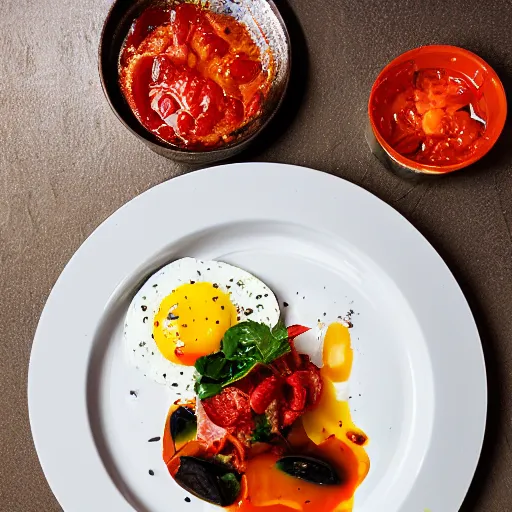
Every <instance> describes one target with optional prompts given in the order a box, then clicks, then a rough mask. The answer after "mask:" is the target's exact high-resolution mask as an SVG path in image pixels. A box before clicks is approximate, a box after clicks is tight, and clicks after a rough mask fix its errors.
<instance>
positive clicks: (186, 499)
mask: <svg viewBox="0 0 512 512" xmlns="http://www.w3.org/2000/svg"><path fill="white" fill-rule="evenodd" d="M226 30H227V29H226ZM185 501H186V502H187V503H190V498H189V497H188V496H187V497H186V498H185Z"/></svg>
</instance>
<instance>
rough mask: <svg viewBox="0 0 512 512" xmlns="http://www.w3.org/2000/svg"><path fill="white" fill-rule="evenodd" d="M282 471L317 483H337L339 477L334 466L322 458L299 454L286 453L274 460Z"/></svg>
mask: <svg viewBox="0 0 512 512" xmlns="http://www.w3.org/2000/svg"><path fill="white" fill-rule="evenodd" d="M276 466H277V469H279V470H281V471H283V472H284V473H286V474H288V475H291V476H294V477H295V478H300V479H301V480H306V481H307V482H311V483H313V484H318V485H339V484H340V483H341V478H340V477H339V475H338V473H337V472H336V471H335V470H334V468H333V467H332V466H331V465H329V464H327V462H324V461H322V460H318V459H314V458H313V457H303V456H300V455H287V456H286V457H281V458H280V459H279V460H278V461H277V462H276Z"/></svg>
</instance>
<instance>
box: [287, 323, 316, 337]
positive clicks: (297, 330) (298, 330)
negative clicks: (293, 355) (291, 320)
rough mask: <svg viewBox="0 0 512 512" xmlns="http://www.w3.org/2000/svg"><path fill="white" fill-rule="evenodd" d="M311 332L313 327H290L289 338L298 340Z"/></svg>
mask: <svg viewBox="0 0 512 512" xmlns="http://www.w3.org/2000/svg"><path fill="white" fill-rule="evenodd" d="M309 330H311V327H305V326H304V325H290V327H288V328H287V331H288V338H296V337H297V336H300V335H301V334H304V333H305V332H308V331H309Z"/></svg>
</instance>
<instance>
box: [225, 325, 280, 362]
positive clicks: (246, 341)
mask: <svg viewBox="0 0 512 512" xmlns="http://www.w3.org/2000/svg"><path fill="white" fill-rule="evenodd" d="M265 328H266V329H267V330H268V332H269V333H270V329H269V328H268V327H267V326H266V325H265V324H259V323H257V322H253V321H252V320H248V321H246V322H241V323H239V324H236V325H234V326H233V327H230V328H229V329H228V330H227V331H226V332H225V333H224V338H223V339H222V352H224V355H225V356H226V359H234V360H240V359H246V358H256V359H261V358H262V355H261V353H260V354H258V350H257V346H256V345H255V341H256V340H257V339H258V338H259V337H261V336H262V335H265V333H264V332H262V330H264V329H265Z"/></svg>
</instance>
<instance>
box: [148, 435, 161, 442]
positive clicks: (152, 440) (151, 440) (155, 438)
mask: <svg viewBox="0 0 512 512" xmlns="http://www.w3.org/2000/svg"><path fill="white" fill-rule="evenodd" d="M157 441H160V436H157V437H152V438H151V439H148V443H156V442H157Z"/></svg>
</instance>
